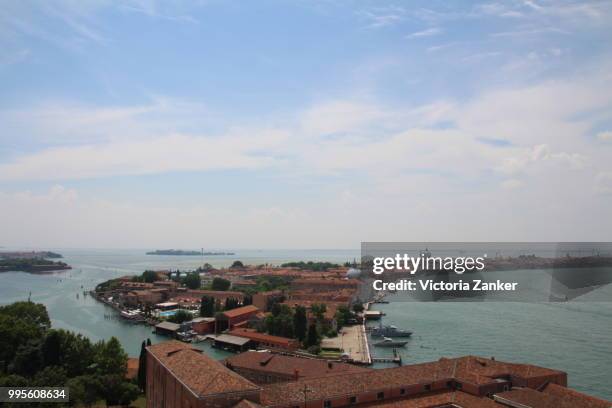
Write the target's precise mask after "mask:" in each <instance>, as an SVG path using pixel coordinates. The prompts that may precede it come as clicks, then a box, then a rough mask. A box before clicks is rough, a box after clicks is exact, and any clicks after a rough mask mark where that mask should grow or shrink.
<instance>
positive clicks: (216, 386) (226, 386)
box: [147, 341, 260, 397]
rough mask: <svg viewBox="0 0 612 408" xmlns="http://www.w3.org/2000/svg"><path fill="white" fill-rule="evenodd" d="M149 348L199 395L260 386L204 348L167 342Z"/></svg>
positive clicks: (253, 389)
mask: <svg viewBox="0 0 612 408" xmlns="http://www.w3.org/2000/svg"><path fill="white" fill-rule="evenodd" d="M147 350H148V351H149V352H150V353H151V354H152V355H153V356H154V357H155V358H157V360H159V361H160V362H161V363H162V364H163V365H164V366H165V367H166V368H167V369H168V370H169V371H171V372H172V374H173V375H174V376H175V377H177V378H178V379H179V380H180V381H181V382H182V383H183V384H185V385H186V386H187V387H188V388H189V389H190V390H191V391H192V392H193V393H194V394H196V395H197V396H199V397H203V396H206V395H211V394H219V393H228V392H247V391H257V390H259V389H260V388H259V387H258V386H257V385H255V384H253V383H252V382H250V381H248V380H247V379H245V378H243V377H241V376H239V375H238V374H236V373H234V372H233V371H231V370H229V369H228V368H226V367H225V366H224V365H223V364H221V363H219V362H218V361H216V360H213V359H212V358H210V357H208V356H207V355H205V354H202V352H201V350H198V349H194V348H192V346H190V345H187V344H185V343H181V342H179V341H167V342H164V343H159V344H155V345H152V346H149V347H147Z"/></svg>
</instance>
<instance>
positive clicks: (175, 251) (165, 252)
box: [146, 249, 235, 256]
mask: <svg viewBox="0 0 612 408" xmlns="http://www.w3.org/2000/svg"><path fill="white" fill-rule="evenodd" d="M146 255H174V256H214V255H235V253H233V252H205V251H184V250H181V249H157V250H155V251H149V252H147V253H146Z"/></svg>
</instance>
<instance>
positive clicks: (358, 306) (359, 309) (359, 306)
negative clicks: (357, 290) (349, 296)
mask: <svg viewBox="0 0 612 408" xmlns="http://www.w3.org/2000/svg"><path fill="white" fill-rule="evenodd" d="M353 312H355V313H361V312H363V304H361V302H359V303H355V304H354V305H353Z"/></svg>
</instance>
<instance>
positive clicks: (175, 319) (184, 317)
mask: <svg viewBox="0 0 612 408" xmlns="http://www.w3.org/2000/svg"><path fill="white" fill-rule="evenodd" d="M191 319H193V315H192V314H191V313H189V312H188V311H186V310H179V311H177V312H176V313H175V314H173V315H172V316H170V317H169V318H168V321H170V322H172V323H178V324H181V323H183V322H187V321H189V320H191Z"/></svg>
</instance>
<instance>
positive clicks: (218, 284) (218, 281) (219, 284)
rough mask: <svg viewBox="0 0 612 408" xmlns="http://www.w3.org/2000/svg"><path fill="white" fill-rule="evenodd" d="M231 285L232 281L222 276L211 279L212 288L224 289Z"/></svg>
mask: <svg viewBox="0 0 612 408" xmlns="http://www.w3.org/2000/svg"><path fill="white" fill-rule="evenodd" d="M230 286H232V282H230V281H228V280H227V279H223V278H214V279H213V281H212V285H211V287H212V290H220V291H226V290H228V289H229V288H230Z"/></svg>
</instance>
